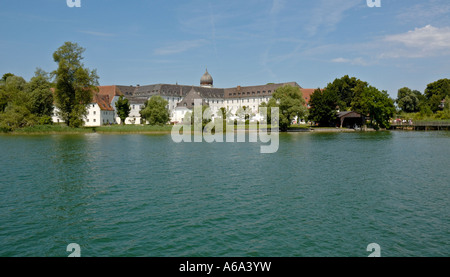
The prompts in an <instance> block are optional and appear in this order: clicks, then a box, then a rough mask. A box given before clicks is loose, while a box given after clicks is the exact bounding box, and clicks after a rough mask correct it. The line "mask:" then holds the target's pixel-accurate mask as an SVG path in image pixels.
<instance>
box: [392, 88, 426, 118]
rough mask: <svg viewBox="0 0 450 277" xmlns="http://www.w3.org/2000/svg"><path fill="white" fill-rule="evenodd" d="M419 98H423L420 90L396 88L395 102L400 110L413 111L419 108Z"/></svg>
mask: <svg viewBox="0 0 450 277" xmlns="http://www.w3.org/2000/svg"><path fill="white" fill-rule="evenodd" d="M421 99H423V95H422V94H421V93H420V91H417V90H414V91H412V90H411V89H410V88H407V87H404V88H401V89H399V90H398V95H397V100H396V103H397V105H398V107H399V108H400V109H401V110H402V111H404V112H407V113H415V112H418V111H419V110H420V102H421Z"/></svg>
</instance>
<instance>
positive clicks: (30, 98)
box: [0, 42, 450, 131]
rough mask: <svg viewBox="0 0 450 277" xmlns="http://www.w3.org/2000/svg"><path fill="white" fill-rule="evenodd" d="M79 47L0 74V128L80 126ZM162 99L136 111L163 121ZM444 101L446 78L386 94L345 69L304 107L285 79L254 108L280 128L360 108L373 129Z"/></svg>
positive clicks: (442, 107)
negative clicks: (25, 69) (29, 72)
mask: <svg viewBox="0 0 450 277" xmlns="http://www.w3.org/2000/svg"><path fill="white" fill-rule="evenodd" d="M84 51H85V49H84V48H82V47H81V46H79V45H78V44H77V43H73V42H65V43H64V44H63V45H62V46H61V47H59V48H58V49H57V50H56V51H55V52H54V53H53V60H54V62H55V63H56V64H57V65H58V67H57V69H56V70H55V71H53V72H50V73H47V72H45V71H44V70H42V69H40V68H38V69H37V70H36V72H35V75H34V77H32V78H31V80H30V81H29V82H27V81H25V80H24V79H23V78H22V77H20V76H15V75H14V74H12V73H6V74H4V75H3V76H2V78H1V79H0V131H13V130H15V129H17V128H22V127H26V126H33V125H38V124H52V123H53V122H52V116H53V115H56V116H58V117H59V118H61V119H62V120H63V122H64V123H65V124H66V125H67V126H69V127H75V128H76V127H81V126H83V125H84V118H85V117H86V115H87V105H88V104H90V103H92V100H93V96H94V94H95V93H96V92H98V79H99V77H98V75H97V72H96V70H90V69H88V68H86V67H85V66H84V64H83V63H82V60H83V59H84V58H83V53H84ZM167 104H168V102H167V101H166V100H164V99H163V98H162V97H160V96H154V97H152V98H150V99H149V100H148V101H147V102H146V103H145V105H144V109H143V110H141V111H140V114H141V116H142V118H144V119H145V121H147V122H148V123H149V124H151V125H164V124H167V123H168V122H169V120H170V114H169V111H168V109H167ZM449 105H450V79H440V80H438V81H436V82H433V83H430V84H428V85H427V87H426V89H425V91H424V93H421V92H420V91H417V90H411V89H409V88H407V87H404V88H401V89H399V90H398V95H397V98H396V99H392V98H390V97H389V95H388V93H387V91H380V90H378V89H377V88H375V87H373V86H371V85H369V83H367V82H364V81H362V80H360V79H357V78H356V77H349V76H348V75H345V76H344V77H342V78H337V79H335V80H334V81H333V82H331V83H329V84H328V85H327V86H326V87H325V88H323V89H320V88H318V89H316V90H315V91H314V93H313V94H312V95H311V98H310V101H309V106H310V108H309V109H308V108H306V102H305V99H304V97H303V94H302V93H301V89H300V88H298V87H292V86H289V85H286V86H283V87H280V88H278V89H277V90H276V91H275V92H274V93H273V94H272V98H271V99H270V100H269V101H268V102H267V103H262V104H261V105H260V108H261V107H266V108H268V109H267V114H265V115H264V116H266V118H268V119H269V120H270V118H271V115H270V111H271V109H270V108H271V107H278V108H279V111H280V115H279V122H278V123H279V126H280V130H281V131H286V130H287V129H288V128H289V126H290V125H291V123H292V122H293V120H294V119H295V118H296V119H298V120H299V119H304V120H307V121H311V122H313V123H316V124H318V125H320V126H335V124H336V119H337V115H338V111H355V112H357V113H360V114H362V115H364V116H366V117H367V118H369V120H370V122H369V124H370V125H371V126H372V127H374V128H376V129H379V128H388V127H389V123H390V119H392V118H393V117H394V115H400V116H403V117H406V116H410V117H414V118H424V117H428V118H430V117H432V118H436V119H450V107H449ZM202 109H203V110H206V109H205V108H202ZM130 110H131V109H130V104H129V102H128V99H126V98H124V97H120V99H119V101H117V102H116V111H117V115H118V117H119V118H120V119H121V123H122V124H124V123H125V119H126V118H127V117H128V116H129V114H130ZM230 114H231V112H230V111H229V110H227V109H225V108H222V109H220V111H219V114H218V116H219V117H221V118H222V119H224V118H226V117H228V116H229V115H230ZM254 115H255V111H251V110H250V109H249V108H248V107H241V108H240V109H239V110H238V111H237V112H236V116H238V117H239V118H241V119H244V120H249V118H250V117H252V116H254ZM192 120H193V119H191V121H192ZM205 123H207V122H205ZM268 123H270V122H268Z"/></svg>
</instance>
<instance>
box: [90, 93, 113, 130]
mask: <svg viewBox="0 0 450 277" xmlns="http://www.w3.org/2000/svg"><path fill="white" fill-rule="evenodd" d="M84 122H85V123H84V125H85V126H88V127H93V126H102V125H111V124H114V123H115V111H114V108H113V107H112V106H111V104H110V101H109V96H108V95H100V94H96V95H95V96H94V101H93V103H91V104H89V105H88V114H87V115H86V117H85V119H84Z"/></svg>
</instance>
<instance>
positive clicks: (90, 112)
mask: <svg viewBox="0 0 450 277" xmlns="http://www.w3.org/2000/svg"><path fill="white" fill-rule="evenodd" d="M115 114H116V113H115V111H114V108H113V107H112V106H111V104H110V102H109V97H108V95H99V94H96V95H95V96H94V98H93V101H92V103H90V104H88V105H87V115H86V117H85V118H84V126H87V127H96V126H102V125H109V124H114V123H115V121H114V118H115ZM52 119H53V122H54V123H64V120H62V119H61V118H60V117H59V116H58V108H57V107H54V112H53V116H52Z"/></svg>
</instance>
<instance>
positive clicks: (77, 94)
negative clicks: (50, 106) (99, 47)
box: [53, 42, 98, 127]
mask: <svg viewBox="0 0 450 277" xmlns="http://www.w3.org/2000/svg"><path fill="white" fill-rule="evenodd" d="M84 51H85V49H84V48H82V47H80V46H78V44H76V43H72V42H66V43H64V45H63V46H61V47H60V48H58V50H56V51H55V53H53V59H54V61H55V62H56V63H57V64H58V69H57V70H56V71H54V72H53V74H54V75H55V81H56V89H55V103H56V106H57V108H58V109H59V111H58V115H59V116H60V117H61V119H62V120H64V122H65V123H66V124H67V126H70V127H80V126H82V125H83V118H84V117H85V116H86V114H87V104H89V103H91V101H92V97H93V93H94V92H95V91H96V90H97V87H96V86H97V85H98V76H97V73H96V71H95V70H92V71H90V70H89V69H87V68H84V65H83V64H82V63H81V61H82V60H83V56H82V54H83V52H84Z"/></svg>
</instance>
